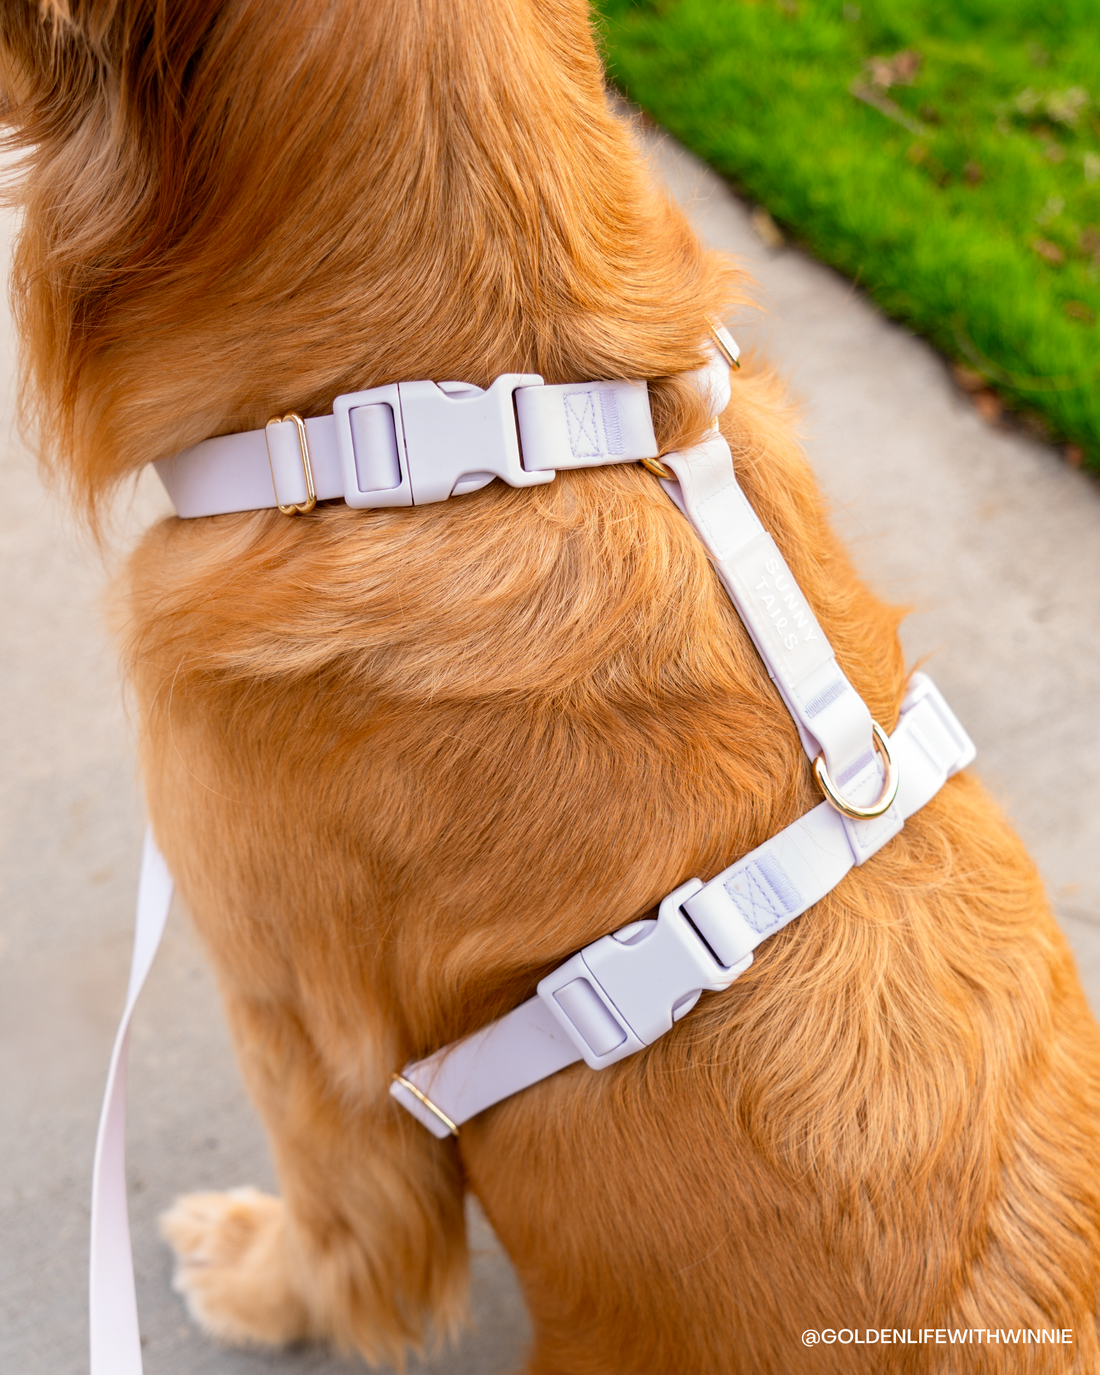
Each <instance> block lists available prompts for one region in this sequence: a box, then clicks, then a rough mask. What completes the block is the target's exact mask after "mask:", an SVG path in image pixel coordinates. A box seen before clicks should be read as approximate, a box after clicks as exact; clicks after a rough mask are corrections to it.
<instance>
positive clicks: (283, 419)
mask: <svg viewBox="0 0 1100 1375" xmlns="http://www.w3.org/2000/svg"><path fill="white" fill-rule="evenodd" d="M288 421H289V422H290V423H291V424H293V425H294V426H295V428H296V429H297V431H298V452H299V454H300V455H301V458H302V473H303V474H304V476H305V480H306V499H305V501H298V502H295V503H293V504H292V505H290V506H283V505H281V504H279V510H280V511H282V513H283V515H284V516H305V515H308V514H309V512H310V511H312V510H313V508H314V507H315V506H316V505H317V488H316V486H315V485H314V481H313V464H312V463H311V462H310V458H309V441H308V440H307V439H306V423H305V421H304V420H303V419H302V417H301V416H300V415H298V414H297V413H296V412H295V411H291V412H290V414H289V415H276V416H272V418H271V419H270V420H269V421H268V422H267V424H266V425H265V426H264V431H265V437H266V439H267V462H268V466H269V467H270V468H271V485H272V486H273V487H274V488H275V501H276V503H277V504H278V503H279V484H278V483H277V482H276V481H275V464H274V463H273V462H272V461H271V427H272V425H285V424H286V423H287V422H288Z"/></svg>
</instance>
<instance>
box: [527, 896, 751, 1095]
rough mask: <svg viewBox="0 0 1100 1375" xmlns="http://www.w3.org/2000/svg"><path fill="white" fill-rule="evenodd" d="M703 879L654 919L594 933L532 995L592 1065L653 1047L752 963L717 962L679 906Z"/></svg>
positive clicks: (671, 899) (596, 1066)
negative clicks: (706, 994)
mask: <svg viewBox="0 0 1100 1375" xmlns="http://www.w3.org/2000/svg"><path fill="white" fill-rule="evenodd" d="M702 887H703V881H702V879H697V878H693V879H689V881H688V882H687V883H684V884H682V885H681V886H680V887H679V888H676V889H674V890H673V891H672V892H671V893H669V895H668V897H666V898H665V899H664V901H663V902H662V903H661V905H660V907H659V909H658V912H657V918H656V920H654V919H653V918H652V917H650V918H647V919H646V920H643V921H636V922H631V924H630V925H629V926H624V927H623V928H622V930H621V931H615V932H614V933H613V934H612V935H610V936H601V937H600V939H599V940H598V941H593V942H592V944H591V945H586V946H585V947H584V949H583V950H581V951H579V952H578V953H577V954H576V955H574V956H573V957H572V958H571V959H569V960H566V962H565V964H563V965H560V966H559V967H558V968H557V969H555V970H554V971H553V973H552V974H548V975H547V976H546V978H545V979H543V980H542V982H541V983H540V984H539V986H538V995H539V997H540V998H541V999H542V1000H543V1002H544V1003H545V1004H546V1006H547V1007H548V1008H549V1009H550V1011H551V1012H552V1013H553V1014H554V1017H555V1018H556V1019H557V1020H558V1022H560V1023H561V1026H562V1027H563V1029H564V1030H565V1032H566V1033H567V1034H568V1036H569V1038H570V1039H571V1040H572V1041H573V1044H574V1045H575V1046H576V1047H577V1049H578V1050H579V1051H580V1053H581V1054H582V1055H583V1056H584V1060H585V1063H586V1064H587V1065H589V1066H590V1068H592V1069H604V1068H606V1066H608V1065H613V1064H615V1063H616V1061H618V1060H623V1059H625V1058H626V1057H627V1056H628V1055H633V1054H634V1053H635V1052H636V1051H639V1050H641V1049H642V1048H643V1046H648V1045H652V1044H653V1042H654V1041H656V1040H658V1039H659V1038H660V1037H661V1036H663V1035H664V1034H665V1032H666V1031H670V1030H671V1029H672V1024H673V1022H675V1021H678V1020H679V1019H680V1018H681V1017H683V1016H684V1015H685V1014H686V1013H688V1012H690V1011H691V1009H692V1008H693V1007H694V1006H695V1004H696V1002H697V1001H698V998H699V995H700V993H702V991H703V990H704V989H710V990H712V991H714V992H721V991H722V990H723V989H726V988H728V987H729V986H730V984H731V983H732V982H733V981H734V979H736V978H737V976H738V974H742V973H744V971H745V970H746V969H748V967H749V965H750V964H751V963H752V955H751V954H750V955H749V956H747V957H746V958H745V959H743V960H741V961H740V962H739V963H738V964H736V965H733V966H727V965H724V964H721V963H720V962H719V961H718V959H717V958H716V956H715V955H714V953H713V951H712V950H711V949H710V947H709V946H708V945H707V944H706V942H705V941H704V940H703V939H702V937H701V936H700V935H699V933H698V932H697V930H696V929H695V927H694V926H693V925H692V923H691V920H690V918H689V917H688V916H687V914H686V913H685V912H684V911H683V908H682V905H681V904H682V903H684V902H685V901H686V900H687V899H688V898H690V897H691V896H692V895H693V894H695V893H697V892H699V890H700V889H701V888H702Z"/></svg>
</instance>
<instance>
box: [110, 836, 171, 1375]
mask: <svg viewBox="0 0 1100 1375" xmlns="http://www.w3.org/2000/svg"><path fill="white" fill-rule="evenodd" d="M172 890H173V883H172V876H171V874H170V873H169V872H168V866H167V864H165V862H164V858H163V857H162V855H161V853H160V851H159V850H158V849H157V846H156V841H155V840H154V839H153V832H152V830H151V829H149V828H146V831H145V844H144V847H143V849H142V855H141V877H140V879H139V881H138V899H137V917H136V921H135V926H134V949H133V954H132V956H131V960H130V982H129V985H128V987H127V989H126V1006H125V1009H124V1010H123V1013H122V1020H121V1022H120V1023H119V1027H118V1032H117V1034H116V1035H115V1044H114V1049H113V1050H112V1052H111V1066H110V1069H109V1070H108V1072H107V1088H106V1091H105V1092H104V1095H103V1107H102V1110H101V1112H100V1115H99V1132H98V1134H97V1136H96V1143H95V1164H94V1165H93V1167H92V1239H91V1268H90V1273H89V1339H90V1346H91V1375H141V1369H142V1365H141V1336H140V1333H139V1330H138V1316H137V1297H136V1294H135V1291H134V1257H133V1252H132V1251H131V1248H130V1218H129V1213H128V1210H127V1207H126V1064H127V1053H128V1050H129V1044H130V1018H131V1017H132V1016H133V1011H134V1004H135V1003H136V1002H137V999H138V994H139V993H140V992H141V990H142V986H143V985H144V983H145V979H146V976H147V975H148V973H149V970H150V968H151V966H152V963H153V957H154V956H155V955H156V953H157V947H158V946H159V945H160V938H161V936H162V935H163V933H164V923H165V922H166V920H167V919H168V909H169V907H171V905H172Z"/></svg>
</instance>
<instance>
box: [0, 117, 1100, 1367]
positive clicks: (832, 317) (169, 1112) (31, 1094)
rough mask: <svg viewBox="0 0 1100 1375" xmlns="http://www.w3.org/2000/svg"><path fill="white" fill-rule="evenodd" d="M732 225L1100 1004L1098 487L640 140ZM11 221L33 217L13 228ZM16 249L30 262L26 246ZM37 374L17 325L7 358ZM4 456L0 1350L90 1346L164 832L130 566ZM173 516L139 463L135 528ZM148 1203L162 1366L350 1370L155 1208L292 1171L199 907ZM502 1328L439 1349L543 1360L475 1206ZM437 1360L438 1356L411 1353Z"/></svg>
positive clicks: (153, 992) (142, 1128)
mask: <svg viewBox="0 0 1100 1375" xmlns="http://www.w3.org/2000/svg"><path fill="white" fill-rule="evenodd" d="M644 137H645V138H646V141H647V143H648V145H649V146H650V149H651V151H652V154H653V157H654V160H655V163H656V165H657V166H658V168H659V169H660V172H661V174H662V175H663V176H664V177H665V179H666V180H667V182H668V183H669V185H670V186H671V188H672V190H673V191H674V193H675V194H676V195H677V197H679V198H680V200H681V201H683V202H684V204H685V205H687V206H688V208H689V210H690V213H691V214H692V216H693V217H694V219H695V222H696V224H697V225H698V227H699V230H700V232H701V233H702V234H703V235H704V236H705V237H706V239H707V240H708V241H709V242H710V243H711V244H713V245H714V246H715V247H718V248H722V249H725V250H727V251H729V252H732V253H734V254H736V255H737V256H738V257H739V258H740V259H741V260H742V262H743V263H744V265H745V267H746V269H747V271H748V272H749V273H750V274H751V275H753V276H754V277H755V278H756V279H757V280H758V281H759V283H760V299H761V301H762V302H763V304H764V305H765V306H766V307H767V309H768V311H769V312H770V313H769V314H767V315H765V316H764V317H762V318H761V317H754V318H752V319H744V320H735V321H731V324H732V326H733V329H734V332H735V334H736V335H737V337H738V338H739V340H740V341H741V342H742V344H743V345H758V344H761V345H766V347H767V349H768V351H769V352H770V353H771V355H772V356H773V357H774V358H775V360H776V361H777V362H778V363H779V364H780V366H781V367H782V368H783V370H784V371H785V372H786V373H787V374H788V375H789V376H790V377H791V379H792V385H793V387H794V389H795V392H796V393H797V394H798V395H799V396H800V397H801V398H802V400H803V402H804V407H805V416H806V432H807V445H808V449H809V452H810V456H811V458H812V460H813V463H814V465H815V467H816V469H817V471H818V473H819V475H820V478H821V481H822V483H823V485H824V487H825V489H826V491H827V493H828V494H829V497H830V499H831V501H832V503H833V507H834V515H835V518H836V520H837V522H838V524H839V526H840V528H841V530H842V531H843V533H844V534H845V536H846V537H847V538H848V540H849V541H850V543H851V545H852V547H853V549H854V551H855V555H856V558H857V561H858V563H859V565H860V567H861V568H862V570H863V572H864V574H865V575H866V577H867V578H868V579H869V581H870V582H871V583H872V584H873V585H874V586H875V588H876V589H877V590H878V591H879V592H881V593H883V594H885V595H886V596H888V597H890V598H893V599H896V600H899V601H903V602H906V603H908V604H910V605H913V606H914V607H915V608H916V609H915V611H914V614H913V615H912V616H911V617H910V618H909V620H908V622H907V623H906V627H905V642H906V647H907V649H908V652H909V654H910V657H911V658H912V659H914V660H915V659H917V658H919V657H921V656H924V655H927V654H931V655H933V657H932V660H931V664H930V668H931V671H932V672H933V673H934V675H935V677H936V680H937V682H938V683H939V685H940V686H941V687H942V688H943V690H944V691H945V693H946V695H947V697H948V699H949V700H950V701H951V703H952V705H953V706H954V707H955V708H956V710H957V711H958V713H959V715H960V717H961V718H962V720H963V721H964V723H965V724H966V725H967V727H968V729H969V730H970V731H971V733H972V734H973V736H974V737H975V739H976V741H977V743H978V746H979V759H978V764H977V768H978V771H979V772H980V773H981V774H982V776H983V777H984V778H985V780H986V781H987V783H988V784H989V786H990V787H991V788H992V790H993V791H994V793H995V794H996V795H997V796H998V797H999V798H1000V799H1001V801H1002V802H1003V804H1004V805H1005V806H1006V807H1007V809H1008V810H1009V812H1010V813H1011V815H1012V816H1013V818H1014V820H1015V823H1016V825H1017V827H1018V828H1019V830H1020V832H1021V834H1022V835H1023V836H1024V838H1025V840H1026V841H1027V843H1028V844H1029V845H1030V847H1031V850H1032V852H1033V854H1034V855H1035V857H1036V859H1037V860H1038V863H1039V865H1040V867H1041V869H1042V871H1043V873H1044V876H1045V878H1046V881H1047V884H1048V887H1049V890H1050V893H1051V896H1052V899H1053V901H1054V904H1055V907H1056V909H1057V912H1058V915H1059V918H1060V920H1061V921H1062V923H1063V926H1064V927H1065V929H1066V931H1067V933H1068V935H1069V937H1070V940H1071V941H1072V943H1073V946H1074V949H1075V950H1076V952H1077V957H1078V961H1079V964H1080V968H1081V972H1082V976H1083V978H1084V980H1085V982H1086V986H1087V987H1088V990H1089V994H1090V997H1091V999H1092V1002H1093V1006H1094V1008H1100V872H1098V865H1097V860H1098V858H1100V733H1098V731H1097V726H1096V704H1097V703H1098V702H1100V595H1098V592H1100V490H1098V487H1097V484H1096V483H1095V482H1093V481H1092V480H1090V479H1088V478H1085V477H1083V476H1082V475H1081V474H1079V473H1076V472H1073V471H1072V470H1070V469H1069V468H1067V467H1066V465H1065V464H1064V463H1063V461H1062V459H1061V457H1060V456H1059V454H1057V453H1056V452H1055V451H1054V450H1052V449H1050V448H1049V447H1046V446H1044V445H1042V444H1040V443H1037V442H1035V441H1032V440H1028V439H1025V438H1023V437H1020V436H1018V435H1015V434H1010V433H1005V432H1001V431H997V430H993V429H990V428H988V427H987V426H986V425H985V424H984V423H983V422H982V421H981V420H979V418H978V417H977V415H976V413H975V412H974V410H973V407H972V406H971V404H970V402H969V401H968V400H967V399H966V398H964V397H963V396H961V395H960V394H959V393H958V392H957V390H956V389H955V387H954V385H953V384H952V382H951V380H950V378H949V375H948V372H947V369H946V368H945V366H944V364H943V363H942V361H941V360H940V359H939V358H938V357H937V356H936V355H935V354H933V353H932V352H931V351H930V350H929V349H928V348H926V347H925V346H924V345H923V344H922V343H920V342H919V341H917V340H915V339H914V338H912V337H911V336H910V335H908V334H907V333H906V332H905V331H904V330H902V329H899V328H898V327H896V326H894V325H892V324H890V323H888V322H887V321H885V320H883V319H882V318H881V317H880V316H879V315H878V314H877V313H876V312H875V311H874V310H873V309H871V308H870V307H869V306H868V305H867V304H866V303H865V302H864V301H863V300H862V299H861V297H860V295H859V293H858V291H856V290H854V289H853V288H852V287H851V286H850V285H849V284H848V283H846V282H844V281H842V280H841V279H840V278H838V277H837V276H835V275H834V274H833V273H831V272H830V271H828V270H827V269H825V268H822V267H821V266H820V265H818V264H815V263H813V262H811V261H809V260H807V259H806V258H805V257H803V256H802V255H801V254H799V253H798V252H796V251H794V250H790V249H782V250H779V251H777V252H774V251H769V250H768V249H766V248H765V247H764V246H763V245H762V244H761V243H760V242H759V240H758V239H757V238H756V236H755V235H754V233H753V231H752V228H751V224H750V218H749V215H748V212H747V208H746V207H745V206H744V205H742V204H741V203H740V202H739V201H737V200H736V199H735V198H734V197H733V196H732V195H731V194H730V193H729V191H728V190H727V189H726V188H725V187H724V185H723V184H722V183H721V182H720V181H719V180H718V179H717V178H716V177H714V176H713V174H711V173H709V172H708V171H707V170H706V169H705V168H703V167H702V166H701V165H700V164H698V163H697V162H695V161H694V160H693V159H692V158H690V157H689V156H688V155H686V154H685V153H683V152H682V151H681V150H679V149H678V148H677V147H676V146H675V145H674V144H673V143H672V142H671V141H669V140H667V139H664V138H662V137H660V136H659V135H656V134H646V135H644ZM8 228H9V232H10V226H9V227H8ZM5 261H6V259H5ZM12 370H13V354H12V343H11V329H10V322H8V321H6V320H5V321H4V322H3V328H0V380H2V379H4V378H9V377H10V376H11V374H12ZM11 414H12V404H11V388H10V386H9V388H8V392H7V395H6V397H5V398H4V409H3V423H2V428H0V436H2V437H3V438H0V451H2V462H3V473H2V478H0V483H2V486H0V490H2V491H3V493H4V502H3V505H2V507H0V568H2V574H0V577H2V584H3V589H4V595H3V597H2V599H0V616H2V618H3V620H2V624H3V655H2V661H0V692H2V697H0V701H2V702H3V711H2V713H0V749H2V754H0V759H2V761H3V762H2V765H0V789H2V793H0V815H2V817H3V823H4V824H3V828H2V833H0V883H2V890H0V891H2V896H0V903H2V906H0V1079H2V1097H0V1114H2V1116H0V1158H2V1160H3V1162H4V1170H3V1178H2V1181H0V1367H2V1368H3V1369H5V1370H10V1371H13V1372H14V1371H18V1372H20V1375H76V1373H77V1372H82V1371H83V1370H85V1368H86V1355H85V1351H86V1317H85V1293H86V1277H85V1266H86V1260H87V1225H88V1181H89V1174H90V1169H91V1159H92V1147H93V1140H94V1132H95V1123H96V1116H97V1113H98V1107H99V1097H100V1094H101V1092H102V1087H103V1079H104V1075H105V1072H106V1066H107V1059H108V1054H109V1050H110V1044H111V1039H112V1036H113V1032H114V1025H115V1020H116V1018H117V1016H118V1013H119V1011H120V1010H121V1005H122V997H123V991H124V988H125V982H126V969H127V965H128V960H129V937H130V927H131V921H132V911H133V901H134V890H135V883H136V878H137V863H138V853H139V846H140V835H141V824H142V822H141V806H140V801H139V798H138V794H137V790H136V786H135V780H134V762H133V760H134V753H133V739H132V733H131V731H130V730H129V727H128V723H127V718H126V712H125V709H124V705H123V701H122V696H121V692H120V688H119V685H118V679H117V673H116V669H115V662H114V654H113V651H112V650H111V648H110V647H109V646H108V644H107V641H106V636H105V633H104V630H103V626H102V620H101V616H100V610H99V607H100V599H101V595H102V590H103V587H104V583H105V575H104V572H103V570H102V568H101V566H100V565H99V564H98V562H97V561H96V559H95V557H94V556H93V555H92V554H91V553H90V552H89V551H88V550H87V549H85V548H83V547H82V546H81V544H80V542H79V540H77V539H76V538H75V537H74V535H73V533H72V531H71V529H70V528H69V526H68V525H67V524H66V523H65V521H64V519H63V517H62V514H61V511H60V503H59V502H58V501H57V500H56V499H54V500H51V501H49V502H47V500H46V498H45V497H44V495H43V493H42V491H41V488H40V485H39V482H38V479H37V477H36V475H35V472H34V467H33V464H32V461H31V459H30V458H29V457H28V455H27V454H26V453H25V452H24V451H23V450H22V449H21V447H20V446H19V444H18V443H17V442H16V441H15V440H14V438H10V437H7V436H8V435H9V430H10V417H11ZM161 509H163V498H162V497H161V496H160V495H159V494H158V492H157V490H156V488H155V485H154V484H153V483H150V482H143V484H142V486H141V487H140V489H139V491H138V493H137V495H136V497H135V501H134V504H133V508H132V510H131V511H130V512H129V516H128V520H127V530H128V531H129V532H130V533H131V535H132V533H133V532H134V531H136V530H138V529H140V528H141V527H142V526H143V525H144V524H147V523H148V521H149V520H151V519H152V518H154V517H155V515H156V514H157V513H158V512H159V511H160V510H161ZM131 1062H132V1072H131V1109H130V1133H129V1142H130V1148H129V1149H130V1176H131V1193H130V1198H131V1215H132V1222H133V1228H134V1246H135V1258H136V1265H137V1272H138V1299H139V1306H140V1311H141V1316H142V1326H143V1331H144V1333H145V1356H146V1370H147V1372H148V1375H167V1372H187V1375H245V1372H250V1373H251V1375H260V1372H261V1371H265V1372H266V1371H279V1372H284V1373H285V1375H290V1373H291V1372H294V1375H303V1373H304V1372H307V1371H309V1372H314V1375H320V1373H321V1372H326V1375H335V1373H336V1372H338V1371H343V1370H347V1369H348V1368H349V1367H348V1366H347V1365H346V1363H344V1362H341V1361H339V1360H337V1359H336V1358H334V1357H332V1356H329V1355H328V1354H327V1353H325V1352H323V1351H318V1350H304V1351H297V1352H292V1353H289V1354H284V1355H279V1356H274V1357H272V1356H265V1355H260V1354H257V1353H241V1352H227V1351H223V1350H220V1349H218V1348H216V1347H214V1346H212V1345H211V1344H210V1343H208V1342H207V1341H206V1340H205V1339H204V1338H202V1337H201V1336H200V1335H199V1334H198V1333H197V1332H196V1331H195V1329H194V1328H193V1327H192V1326H191V1325H190V1323H189V1322H188V1320H187V1318H186V1315H185V1313H184V1311H183V1308H182V1306H181V1304H180V1302H179V1301H178V1299H177V1298H176V1296H175V1295H173V1294H172V1293H171V1291H170V1288H169V1264H168V1257H167V1254H166V1252H165V1250H164V1248H163V1247H162V1246H161V1244H160V1243H159V1241H158V1240H157V1238H156V1233H155V1222H154V1219H155V1217H156V1214H157V1213H158V1212H159V1211H160V1210H161V1209H162V1208H163V1207H164V1206H165V1205H166V1204H167V1203H168V1202H169V1201H170V1200H171V1198H172V1196H173V1195H174V1194H175V1193H176V1192H177V1191H179V1190H183V1189H193V1188H204V1187H219V1188H220V1187H225V1186H227V1185H233V1184H239V1183H245V1182H248V1183H255V1184H257V1185H260V1186H261V1187H264V1186H266V1187H270V1186H271V1184H272V1178H271V1169H270V1164H269V1161H268V1156H267V1152H266V1148H265V1145H264V1142H263V1138H262V1134H261V1132H260V1130H259V1127H258V1125H257V1123H256V1121H255V1118H254V1116H253V1114H252V1112H251V1109H250V1107H249V1105H248V1104H247V1102H246V1101H245V1099H244V1096H243V1093H242V1091H241V1087H240V1083H239V1079H238V1077H237V1073H236V1070H235V1067H234V1065H233V1063H232V1059H231V1056H230V1053H229V1048H228V1042H227V1038H226V1035H225V1031H224V1027H223V1023H222V1018H221V1012H220V1009H219V1005H218V1000H217V996H216V992H215V990H214V988H213V984H212V980H211V978H210V976H209V974H208V973H207V971H206V968H205V966H204V964H203V961H202V959H201V956H200V954H199V952H198V951H197V949H196V946H195V943H194V940H193V939H192V937H191V935H190V932H189V930H188V927H187V924H186V921H185V919H184V915H183V914H182V913H180V912H177V913H176V914H175V916H174V918H173V920H172V921H171V922H170V924H169V931H168V935H167V937H166V941H165V946H164V948H163V950H162V952H161V954H160V956H159V957H158V962H157V965H156V967H155V969H154V972H153V975H152V978H151V981H150V987H149V988H148V990H147V992H146V994H145V996H144V1000H143V1002H142V1004H141V1006H140V1007H139V1010H138V1014H137V1019H136V1023H135V1029H134V1036H133V1046H132V1052H131ZM474 1236H475V1242H476V1244H477V1246H478V1248H479V1251H480V1255H479V1257H478V1260H477V1264H476V1270H475V1273H476V1278H475V1286H474V1294H475V1313H476V1318H477V1330H476V1332H475V1333H474V1334H473V1335H471V1336H470V1337H468V1338H467V1339H466V1341H465V1342H464V1343H463V1345H462V1346H461V1347H460V1349H459V1350H458V1351H457V1352H456V1353H452V1354H451V1355H449V1356H447V1357H445V1358H440V1359H437V1360H436V1361H435V1362H434V1363H433V1364H432V1365H431V1367H430V1368H431V1369H439V1370H443V1369H446V1370H448V1371H451V1372H454V1375H463V1373H464V1372H468V1373H469V1375H473V1372H479V1373H480V1375H489V1373H490V1372H500V1371H505V1370H508V1369H511V1368H512V1367H513V1366H515V1365H516V1364H517V1363H518V1362H519V1361H520V1360H521V1358H522V1350H523V1346H524V1342H525V1339H526V1331H527V1328H526V1319H525V1317H524V1314H523V1309H522V1304H521V1301H520V1298H519V1295H518V1291H517V1289H516V1286H515V1282H514V1279H513V1278H512V1275H511V1271H510V1268H509V1266H508V1263H507V1261H506V1259H505V1258H504V1257H503V1256H502V1254H501V1253H500V1251H499V1249H498V1248H497V1247H496V1244H495V1242H494V1241H493V1239H492V1237H491V1235H490V1234H489V1232H488V1229H487V1228H486V1226H485V1224H484V1223H483V1222H482V1221H480V1220H479V1219H478V1218H477V1217H476V1216H475V1218H474ZM414 1368H419V1367H414Z"/></svg>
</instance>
